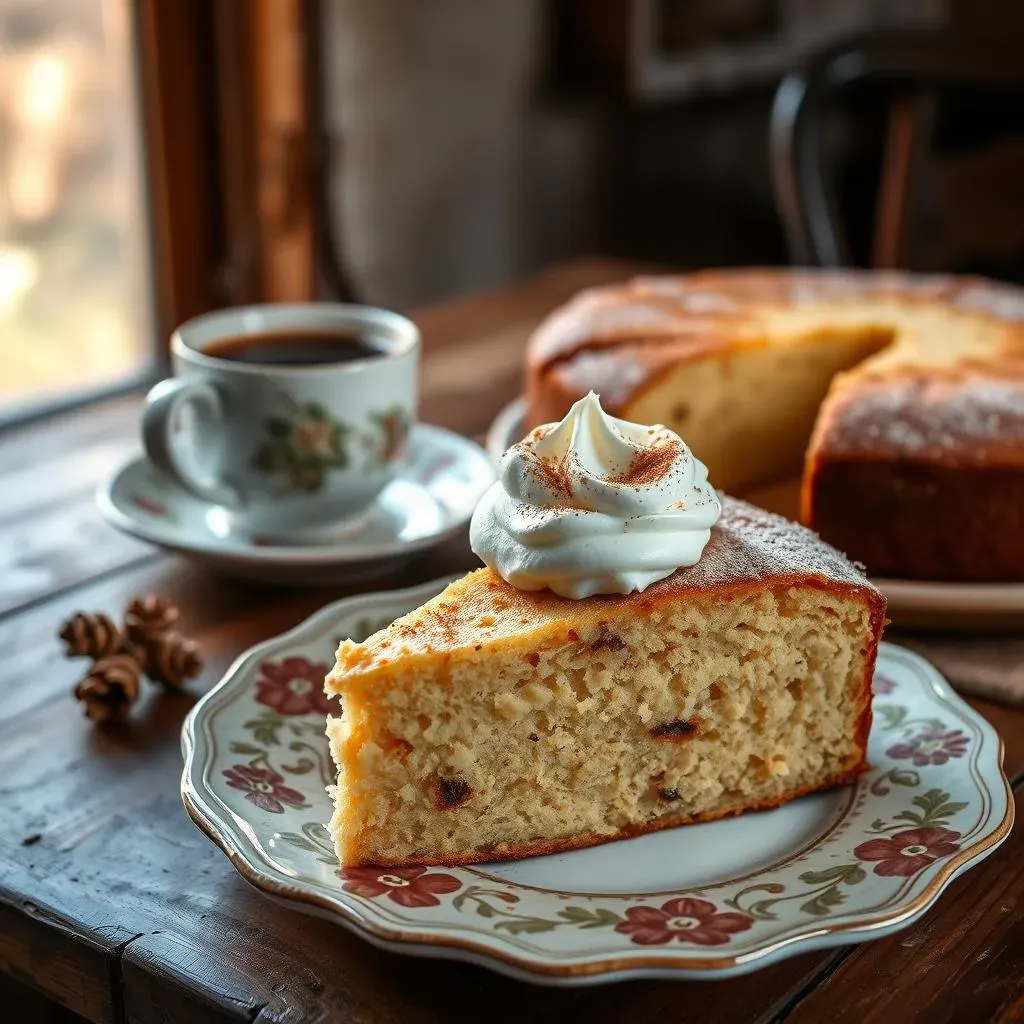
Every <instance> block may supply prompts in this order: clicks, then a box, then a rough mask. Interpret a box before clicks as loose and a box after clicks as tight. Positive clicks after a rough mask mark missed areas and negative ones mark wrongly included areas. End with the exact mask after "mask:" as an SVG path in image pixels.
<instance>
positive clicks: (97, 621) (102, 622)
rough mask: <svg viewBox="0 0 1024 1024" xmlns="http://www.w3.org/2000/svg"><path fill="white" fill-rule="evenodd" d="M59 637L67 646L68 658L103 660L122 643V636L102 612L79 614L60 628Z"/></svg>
mask: <svg viewBox="0 0 1024 1024" xmlns="http://www.w3.org/2000/svg"><path fill="white" fill-rule="evenodd" d="M59 636H60V638H61V640H63V641H64V643H65V644H67V654H68V657H75V656H78V655H84V656H86V657H89V658H105V657H106V656H107V655H108V654H116V653H117V652H118V651H119V650H120V649H121V645H122V644H123V643H124V634H123V633H122V632H121V630H120V629H118V627H117V626H116V625H115V624H114V620H113V619H111V618H110V616H109V615H104V614H103V613H102V612H79V613H78V614H77V615H75V616H73V617H72V618H70V619H68V621H67V622H65V623H64V625H63V626H61V628H60V633H59Z"/></svg>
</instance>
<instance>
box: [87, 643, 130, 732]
mask: <svg viewBox="0 0 1024 1024" xmlns="http://www.w3.org/2000/svg"><path fill="white" fill-rule="evenodd" d="M140 674H141V670H140V667H139V663H138V662H137V661H136V660H135V659H134V658H133V657H131V655H128V654H115V655H112V656H111V657H109V658H101V659H100V660H99V661H97V662H95V663H94V664H93V666H92V668H91V669H90V670H89V674H88V675H87V676H86V677H85V678H84V679H83V680H82V681H81V682H80V683H79V684H78V685H77V686H76V687H75V696H76V697H77V698H78V699H79V700H80V701H81V702H82V703H83V704H84V705H85V713H86V715H88V716H89V718H91V719H92V720H93V721H95V722H106V721H109V720H110V719H114V718H123V717H124V716H125V715H126V714H127V713H128V710H129V708H131V706H132V705H133V704H134V703H135V701H136V700H138V697H139V676H140Z"/></svg>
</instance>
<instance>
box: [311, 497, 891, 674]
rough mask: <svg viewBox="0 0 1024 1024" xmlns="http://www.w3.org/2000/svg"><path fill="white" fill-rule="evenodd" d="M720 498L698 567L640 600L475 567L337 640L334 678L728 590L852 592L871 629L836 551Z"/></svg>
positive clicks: (856, 580)
mask: <svg viewBox="0 0 1024 1024" xmlns="http://www.w3.org/2000/svg"><path fill="white" fill-rule="evenodd" d="M720 497H721V500H722V515H721V518H720V519H719V521H718V523H717V525H716V526H715V527H714V528H713V529H712V531H711V539H710V541H709V542H708V545H707V547H706V548H705V549H704V553H703V554H702V555H701V559H700V561H699V562H698V563H697V564H696V565H693V566H690V567H689V568H685V569H678V570H676V572H674V573H673V574H672V575H671V576H669V577H667V578H666V579H663V580H659V581H658V582H657V583H652V584H651V586H649V587H648V588H647V589H646V590H644V591H643V592H641V593H633V594H627V595H618V594H614V595H598V596H595V597H588V598H587V599H586V600H585V601H574V600H572V599H570V598H565V597H559V596H558V595H557V594H554V593H553V592H552V591H550V590H537V591H523V590H518V589H517V588H515V587H513V586H512V585H511V584H509V583H506V582H505V580H503V579H502V578H501V577H500V576H499V575H498V574H497V573H496V572H494V571H493V570H491V569H488V568H484V569H477V570H476V571H475V572H471V573H469V574H468V575H466V576H464V577H462V578H461V579H459V580H456V581H455V582H454V583H452V584H451V585H450V586H449V587H447V588H446V589H445V591H444V592H443V593H442V594H441V595H440V596H439V597H437V598H435V599H434V600H433V601H428V602H427V603H426V604H425V605H423V607H422V608H419V609H417V610H416V611H414V612H412V613H410V614H409V615H406V616H403V617H402V618H400V619H398V620H396V622H395V623H394V625H393V626H392V627H391V629H390V630H385V631H381V632H380V633H376V634H375V635H374V636H372V637H370V638H369V639H368V640H367V641H366V642H365V643H361V644H353V643H351V642H346V643H343V644H342V646H341V648H340V649H339V652H338V665H337V668H336V669H335V672H336V673H338V672H358V673H359V674H361V675H362V674H370V673H374V672H381V671H385V672H386V670H387V668H388V666H389V665H390V664H391V662H392V661H393V659H394V658H395V657H396V656H401V657H403V658H409V657H413V658H415V657H433V656H434V655H435V654H436V653H437V652H439V651H443V652H445V656H447V657H452V656H453V655H455V654H456V653H457V652H458V651H459V650H460V649H467V648H477V649H478V648H479V647H480V646H481V645H483V644H502V643H507V642H509V641H510V640H511V639H513V638H514V637H515V636H516V635H517V634H519V633H521V632H522V627H523V626H524V625H526V624H527V623H529V624H530V626H531V631H532V632H533V633H536V631H538V630H543V629H544V628H550V629H553V630H555V631H561V632H563V633H565V632H568V631H570V630H573V629H576V630H577V631H578V630H580V629H582V628H585V627H593V626H594V625H597V624H599V623H601V622H602V621H603V620H605V619H607V618H608V616H609V614H610V613H612V612H613V611H614V612H615V613H619V612H621V610H622V609H623V608H626V609H629V610H630V611H633V612H635V614H636V615H638V616H645V615H650V614H651V613H653V612H654V610H655V609H656V608H657V606H658V605H659V604H662V603H665V602H672V601H677V600H679V599H681V598H685V597H686V596H687V595H694V594H699V593H703V592H707V591H708V590H711V589H712V588H713V589H715V591H716V592H717V593H719V594H721V595H722V597H723V599H728V596H729V594H730V593H731V594H736V595H738V594H740V593H742V592H743V591H745V590H755V589H757V588H761V587H765V586H775V587H777V586H786V585H793V586H797V585H803V586H807V585H809V586H814V587H819V588H821V589H822V590H832V591H836V592H848V593H849V592H854V593H861V594H864V595H865V597H866V600H868V601H869V602H870V603H871V606H872V609H873V613H874V614H875V615H876V616H877V619H878V622H879V624H880V623H881V621H882V618H883V617H884V614H885V599H884V598H883V597H882V595H881V594H880V593H879V592H878V590H877V589H875V587H873V586H872V585H871V584H870V583H868V582H867V580H865V579H864V577H863V575H862V574H861V573H860V571H859V570H858V569H857V568H856V567H855V566H853V565H851V564H850V562H849V561H847V559H846V558H844V557H843V556H842V555H841V554H840V553H839V552H838V551H836V550H835V549H834V548H832V547H830V546H829V545H828V544H825V543H824V542H823V541H822V540H821V538H820V537H818V536H817V535H816V534H815V533H813V532H812V531H811V530H808V529H806V528H804V527H801V526H798V525H797V524H795V523H791V522H789V521H788V520H786V519H784V518H783V517H782V516H777V515H774V514H773V513H771V512H766V511H765V510H764V509H760V508H757V507H756V506H754V505H751V504H749V503H747V502H745V501H740V500H739V499H737V498H731V497H729V496H728V495H721V496H720ZM531 642H532V641H531ZM330 678H331V677H330V676H329V677H328V682H330Z"/></svg>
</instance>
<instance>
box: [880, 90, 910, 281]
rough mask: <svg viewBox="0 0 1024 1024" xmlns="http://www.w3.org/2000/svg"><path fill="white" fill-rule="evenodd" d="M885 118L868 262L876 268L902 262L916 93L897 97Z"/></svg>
mask: <svg viewBox="0 0 1024 1024" xmlns="http://www.w3.org/2000/svg"><path fill="white" fill-rule="evenodd" d="M888 120H889V123H888V128H887V130H886V139H885V151H884V156H883V158H882V169H881V174H880V177H879V183H878V200H877V204H876V206H875V228H874V237H873V241H872V250H871V265H872V266H873V267H875V268H876V269H878V270H889V269H892V268H894V267H899V266H902V264H903V259H904V257H905V254H906V236H907V210H908V206H909V196H910V182H911V177H912V175H913V168H914V162H915V156H916V154H917V148H918V140H919V139H920V135H921V120H922V117H921V99H920V97H919V96H917V95H908V96H900V97H897V98H896V99H895V100H893V102H892V103H891V104H890V106H889V119H888Z"/></svg>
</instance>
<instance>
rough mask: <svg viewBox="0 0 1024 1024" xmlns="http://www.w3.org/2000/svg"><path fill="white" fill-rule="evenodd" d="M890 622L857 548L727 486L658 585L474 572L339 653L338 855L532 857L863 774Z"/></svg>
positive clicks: (367, 858) (382, 860) (335, 737)
mask: <svg viewBox="0 0 1024 1024" xmlns="http://www.w3.org/2000/svg"><path fill="white" fill-rule="evenodd" d="M883 618H884V600H883V598H882V596H881V595H880V594H879V593H878V592H877V591H876V590H875V589H874V588H873V587H872V586H871V585H870V584H869V583H868V582H867V581H866V580H865V579H864V577H863V576H862V575H861V574H860V572H858V571H857V570H856V569H855V568H854V567H853V566H852V565H851V564H850V563H849V562H848V561H847V560H846V559H845V558H844V557H843V556H842V555H840V554H839V553H838V552H837V551H835V550H834V549H832V548H830V547H829V546H828V545H826V544H824V543H823V542H822V541H820V540H819V539H818V538H817V536H815V535H814V534H813V533H811V532H810V531H808V530H806V529H804V528H802V527H799V526H796V525H794V524H793V523H790V522H788V521H786V520H784V519H781V518H779V517H777V516H773V515H770V514H768V513H766V512H762V511H760V510H758V509H755V508H753V507H751V506H749V505H746V504H744V503H742V502H739V501H734V500H731V499H728V498H726V499H724V503H723V511H722V515H721V518H720V520H719V521H718V523H717V525H715V526H714V527H713V528H712V530H711V538H710V541H709V542H708V544H707V547H706V548H705V550H704V551H703V554H702V556H701V557H700V560H699V562H698V563H697V564H696V565H693V566H691V567H689V568H683V569H680V570H678V571H677V572H675V573H673V574H672V575H670V576H669V577H667V578H665V579H662V580H660V581H658V582H655V583H652V584H651V585H650V586H648V587H647V589H646V590H644V591H643V592H641V593H631V594H627V595H602V596H591V597H587V598H585V599H583V600H574V599H572V598H567V597H559V596H557V595H555V594H554V593H552V592H551V591H550V590H538V591H534V592H526V591H523V590H520V589H518V588H516V587H513V586H511V585H510V584H509V583H507V582H506V581H505V580H504V579H502V578H501V576H499V575H498V574H497V573H496V572H494V571H493V570H491V569H482V570H479V571H477V572H474V573H470V575H468V576H467V577H465V578H464V579H462V580H459V581H458V582H456V583H454V584H452V585H451V586H449V587H448V588H447V589H446V590H445V591H444V593H442V594H441V595H440V596H438V597H437V598H435V599H434V600H432V601H430V602H428V603H427V604H425V605H424V606H423V607H422V608H419V609H418V610H416V611H414V612H412V613H411V614H409V615H406V616H404V617H403V618H401V619H399V620H398V621H396V622H395V623H394V624H393V625H391V626H389V627H388V628H386V629H384V630H382V631H381V632H379V633H377V634H375V635H374V636H372V637H370V638H369V639H368V640H367V641H366V642H365V643H361V644H357V643H353V642H351V641H345V642H344V643H342V645H341V648H340V650H339V651H338V664H337V667H336V668H335V670H334V671H333V672H332V673H331V674H330V676H329V677H328V680H327V686H328V690H329V692H331V693H335V694H338V695H340V696H341V701H342V705H343V708H344V713H343V715H342V717H340V718H336V719H333V720H331V721H330V722H329V726H328V734H329V736H330V741H331V749H332V751H333V754H334V758H335V760H336V762H337V765H338V771H339V774H338V788H337V810H336V813H335V815H334V818H333V820H332V822H331V832H332V835H333V836H334V840H335V843H336V845H337V851H338V856H339V858H340V860H341V862H342V863H343V864H346V865H356V864H365V863H373V864H389V865H397V864H410V863H447V864H456V863H464V862H471V861H484V860H496V859H506V858H517V857H524V856H528V855H530V854H536V853H545V852H550V851H555V850H566V849H571V848H573V847H580V846H587V845H590V844H593V843H599V842H604V841H607V840H610V839H617V838H622V837H626V836H632V835H638V834H640V833H643V832H648V831H651V830H654V829H660V828H667V827H670V826H673V825H681V824H684V823H687V822H693V821H700V820H707V819H710V818H718V817H722V816H723V815H728V814H736V813H738V812H740V811H745V810H750V809H753V808H762V807H773V806H776V805H778V804H780V803H783V802H784V801H786V800H790V799H792V798H793V797H796V796H799V795H801V794H803V793H807V792H810V791H811V790H816V789H821V788H824V787H827V786H834V785H837V784H839V783H843V782H847V781H849V780H851V779H852V778H854V776H855V775H856V774H857V773H858V772H860V771H863V770H864V768H865V767H866V764H865V748H866V744H867V736H868V730H869V728H870V724H871V704H870V686H871V676H872V671H873V668H874V663H875V654H876V651H877V647H878V641H879V638H880V634H881V630H882V624H883Z"/></svg>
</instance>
